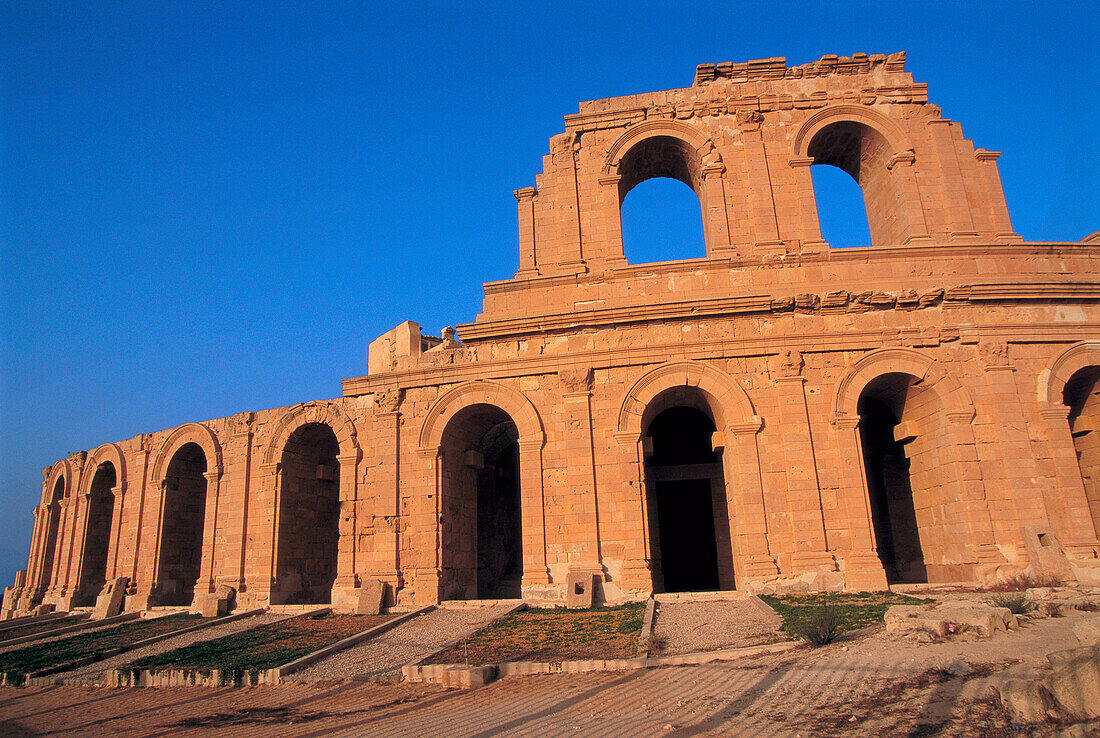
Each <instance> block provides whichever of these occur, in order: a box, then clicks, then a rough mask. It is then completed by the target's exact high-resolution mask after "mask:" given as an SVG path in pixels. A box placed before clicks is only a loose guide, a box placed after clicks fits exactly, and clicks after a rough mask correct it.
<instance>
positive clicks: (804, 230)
mask: <svg viewBox="0 0 1100 738" xmlns="http://www.w3.org/2000/svg"><path fill="white" fill-rule="evenodd" d="M787 163H788V164H790V167H791V170H792V171H793V173H794V181H795V190H794V191H795V201H796V208H797V210H796V212H797V213H798V224H799V229H798V236H799V239H800V240H801V241H802V249H801V250H802V251H803V252H813V251H824V250H826V249H827V248H828V247H829V244H828V242H826V241H825V239H824V238H823V237H822V236H821V221H820V220H819V219H818V214H817V195H816V193H815V192H814V180H813V176H812V175H811V172H810V167H811V166H813V163H814V158H813V157H812V156H792V157H790V158H789V159H787Z"/></svg>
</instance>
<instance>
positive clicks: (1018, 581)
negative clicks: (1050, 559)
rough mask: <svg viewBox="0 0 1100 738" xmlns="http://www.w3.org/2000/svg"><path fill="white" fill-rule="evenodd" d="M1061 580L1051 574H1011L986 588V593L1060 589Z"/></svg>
mask: <svg viewBox="0 0 1100 738" xmlns="http://www.w3.org/2000/svg"><path fill="white" fill-rule="evenodd" d="M1061 585H1062V580H1061V579H1059V578H1058V577H1056V576H1053V575H1051V574H1042V575H1035V574H1028V573H1027V572H1025V573H1023V574H1013V575H1012V576H1009V577H1005V578H1004V579H1000V580H998V581H997V582H996V583H994V584H991V585H989V586H988V587H986V588H985V589H986V591H987V592H1023V591H1024V590H1025V589H1032V588H1033V587H1060V586H1061Z"/></svg>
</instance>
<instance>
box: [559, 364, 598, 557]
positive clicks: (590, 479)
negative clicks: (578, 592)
mask: <svg viewBox="0 0 1100 738" xmlns="http://www.w3.org/2000/svg"><path fill="white" fill-rule="evenodd" d="M558 379H559V381H560V382H561V385H562V389H563V390H564V392H563V394H562V400H563V402H564V405H565V429H566V433H565V437H564V439H563V444H564V446H565V456H566V457H567V458H568V459H570V464H569V469H568V476H567V477H566V484H567V485H568V488H569V497H570V499H571V504H570V509H571V510H573V511H574V514H575V518H576V522H577V524H576V525H573V526H570V531H569V533H568V535H569V536H570V540H569V541H568V542H567V546H568V549H569V571H570V572H571V573H581V574H589V573H591V574H598V575H600V576H601V577H602V576H603V575H604V573H605V572H604V568H603V564H602V561H601V557H600V525H599V504H598V495H597V494H596V466H595V450H594V448H593V443H592V370H591V369H590V368H589V367H573V368H569V369H562V370H560V371H559V372H558Z"/></svg>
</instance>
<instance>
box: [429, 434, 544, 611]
mask: <svg viewBox="0 0 1100 738" xmlns="http://www.w3.org/2000/svg"><path fill="white" fill-rule="evenodd" d="M542 444H543V442H542V439H524V438H521V439H519V480H520V481H519V499H520V531H521V534H522V537H523V546H522V548H523V573H522V575H521V579H520V591H521V593H526V592H527V591H528V590H529V589H544V588H545V586H546V585H547V584H549V583H550V568H549V567H548V566H547V565H546V520H545V512H544V511H545V509H546V500H545V497H544V494H543V486H542ZM437 479H438V476H437ZM437 489H438V487H437ZM436 498H437V500H438V494H437V495H436ZM436 504H437V505H438V504H439V503H438V502H437V503H436Z"/></svg>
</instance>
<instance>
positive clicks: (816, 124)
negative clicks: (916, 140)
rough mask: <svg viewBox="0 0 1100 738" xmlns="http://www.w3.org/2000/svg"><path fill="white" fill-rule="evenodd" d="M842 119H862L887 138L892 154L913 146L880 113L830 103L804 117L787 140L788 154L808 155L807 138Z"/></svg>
mask: <svg viewBox="0 0 1100 738" xmlns="http://www.w3.org/2000/svg"><path fill="white" fill-rule="evenodd" d="M846 121H851V122H853V123H862V124H863V125H865V126H868V127H870V128H873V129H875V130H876V131H878V133H879V134H881V135H882V136H883V138H885V139H886V140H887V141H888V142H889V144H890V148H891V149H892V150H893V151H892V153H894V154H895V155H897V154H904V153H905V152H907V151H912V150H913V144H912V143H910V141H909V137H908V136H906V135H905V132H904V131H903V130H902V129H901V128H900V127H899V126H898V124H897V123H895V122H894V121H893V120H891V119H890V118H888V117H887V116H885V115H883V114H882V113H879V112H878V111H875V110H871V109H869V108H866V107H864V106H861V105H832V106H830V107H827V108H824V109H822V110H819V111H818V112H816V113H814V114H813V115H811V116H810V117H809V118H807V119H806V122H805V123H803V124H802V126H801V127H800V128H799V129H798V133H796V134H795V135H794V139H793V140H792V141H791V156H792V157H794V158H802V157H806V156H808V155H809V153H808V152H809V148H810V142H811V141H813V139H814V136H815V135H817V134H818V133H819V132H820V131H821V130H822V129H824V128H826V127H827V126H830V125H832V124H833V123H841V122H846Z"/></svg>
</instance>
